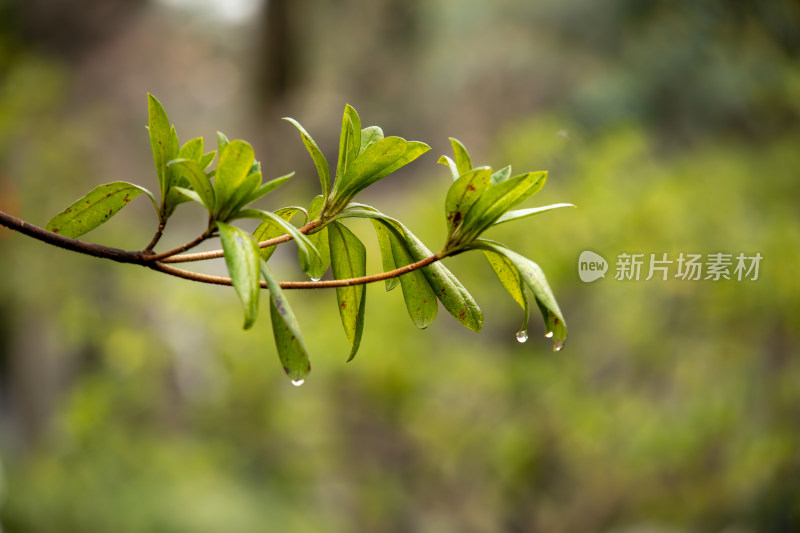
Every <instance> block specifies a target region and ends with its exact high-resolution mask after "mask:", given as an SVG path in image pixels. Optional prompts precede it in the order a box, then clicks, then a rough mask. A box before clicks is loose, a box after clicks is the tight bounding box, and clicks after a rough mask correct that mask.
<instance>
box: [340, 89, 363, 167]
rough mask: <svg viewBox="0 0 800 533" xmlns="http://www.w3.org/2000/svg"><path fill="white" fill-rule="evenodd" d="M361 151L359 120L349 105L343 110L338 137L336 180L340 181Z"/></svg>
mask: <svg viewBox="0 0 800 533" xmlns="http://www.w3.org/2000/svg"><path fill="white" fill-rule="evenodd" d="M360 149H361V119H360V118H359V117H358V113H357V112H356V110H355V109H353V108H352V107H351V106H350V105H349V104H348V105H346V106H345V108H344V116H343V117H342V132H341V134H340V136H339V161H338V163H337V165H336V179H337V180H338V179H341V177H342V176H343V175H344V173H345V171H346V170H347V166H348V164H349V163H350V162H351V161H354V160H355V159H356V157H358V152H359V150H360Z"/></svg>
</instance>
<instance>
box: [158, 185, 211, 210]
mask: <svg viewBox="0 0 800 533" xmlns="http://www.w3.org/2000/svg"><path fill="white" fill-rule="evenodd" d="M167 198H168V199H169V201H170V202H171V203H172V205H178V204H181V203H183V202H197V203H198V204H200V205H202V206H203V207H205V205H206V204H205V202H204V201H203V199H202V198H200V195H199V194H197V193H196V192H194V191H193V190H192V189H187V188H185V187H179V186H177V185H173V186H172V187H170V188H169V192H168V193H167Z"/></svg>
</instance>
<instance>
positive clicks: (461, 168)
mask: <svg viewBox="0 0 800 533" xmlns="http://www.w3.org/2000/svg"><path fill="white" fill-rule="evenodd" d="M450 144H451V145H452V146H453V156H454V157H455V161H456V168H457V169H458V175H459V176H462V175H464V174H465V173H467V172H469V171H470V170H472V161H471V160H470V158H469V152H467V149H466V148H464V145H463V144H461V141H459V140H458V139H454V138H453V137H450Z"/></svg>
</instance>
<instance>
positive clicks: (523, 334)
mask: <svg viewBox="0 0 800 533" xmlns="http://www.w3.org/2000/svg"><path fill="white" fill-rule="evenodd" d="M526 340H528V332H527V330H524V329H523V330H520V331H518V332H517V342H525V341H526Z"/></svg>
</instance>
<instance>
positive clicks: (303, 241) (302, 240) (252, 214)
mask: <svg viewBox="0 0 800 533" xmlns="http://www.w3.org/2000/svg"><path fill="white" fill-rule="evenodd" d="M233 218H260V219H261V220H267V219H269V220H271V221H272V222H275V223H277V224H278V225H279V226H281V227H282V228H283V229H284V231H285V232H286V233H288V234H289V235H291V236H292V237H293V239H294V242H295V244H297V255H298V259H299V261H300V267H301V268H302V269H303V272H305V273H306V274H307V275H308V276H309V277H312V274H313V271H312V269H311V267H312V264H313V263H312V258H313V259H314V260H321V258H320V253H319V250H317V247H316V246H314V244H313V243H312V242H311V241H310V240H308V237H306V236H305V235H304V234H303V233H301V232H300V231H299V230H298V229H297V228H296V227H294V226H292V225H291V224H290V223H288V222H287V221H286V220H284V219H283V218H282V217H279V216H278V215H276V214H275V213H272V212H270V211H262V210H260V209H243V210H241V211H239V212H238V213H236V214H235V215H233Z"/></svg>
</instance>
